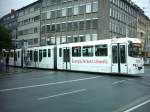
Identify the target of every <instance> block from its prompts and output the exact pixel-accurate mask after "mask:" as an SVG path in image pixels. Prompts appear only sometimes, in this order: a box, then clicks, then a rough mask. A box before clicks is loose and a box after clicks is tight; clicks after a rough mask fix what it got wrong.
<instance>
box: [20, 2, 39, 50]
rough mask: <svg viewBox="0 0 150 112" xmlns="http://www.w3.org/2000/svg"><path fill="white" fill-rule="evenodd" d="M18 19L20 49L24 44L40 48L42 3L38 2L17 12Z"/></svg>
mask: <svg viewBox="0 0 150 112" xmlns="http://www.w3.org/2000/svg"><path fill="white" fill-rule="evenodd" d="M17 14H18V18H17V23H18V33H17V34H18V35H17V36H18V38H17V41H18V47H21V46H22V43H23V42H27V43H28V47H33V46H39V43H40V1H36V2H34V3H32V4H29V5H27V6H25V7H23V8H21V9H18V10H17Z"/></svg>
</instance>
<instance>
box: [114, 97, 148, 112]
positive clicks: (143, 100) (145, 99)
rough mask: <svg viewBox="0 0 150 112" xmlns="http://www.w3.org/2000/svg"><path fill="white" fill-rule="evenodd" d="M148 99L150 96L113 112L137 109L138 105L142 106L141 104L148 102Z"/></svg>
mask: <svg viewBox="0 0 150 112" xmlns="http://www.w3.org/2000/svg"><path fill="white" fill-rule="evenodd" d="M148 99H150V95H147V96H144V97H141V98H139V99H137V100H135V101H133V102H131V103H129V104H127V105H124V106H122V107H120V108H119V109H117V110H115V111H113V112H125V111H127V110H129V109H131V108H133V107H135V106H136V105H138V104H141V102H145V101H147V100H148Z"/></svg>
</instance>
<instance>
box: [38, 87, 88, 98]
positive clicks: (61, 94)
mask: <svg viewBox="0 0 150 112" xmlns="http://www.w3.org/2000/svg"><path fill="white" fill-rule="evenodd" d="M84 91H86V89H80V90H75V91H71V92H67V93H60V94H56V95H52V96H47V97H41V98H38V100H46V99H50V98H54V97H58V96H64V95H69V94H75V93H80V92H84Z"/></svg>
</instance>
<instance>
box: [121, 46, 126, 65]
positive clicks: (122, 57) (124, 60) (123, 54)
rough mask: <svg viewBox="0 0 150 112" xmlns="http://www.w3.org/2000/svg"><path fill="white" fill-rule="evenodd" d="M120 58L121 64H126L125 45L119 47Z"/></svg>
mask: <svg viewBox="0 0 150 112" xmlns="http://www.w3.org/2000/svg"><path fill="white" fill-rule="evenodd" d="M120 58H121V63H126V50H125V45H120Z"/></svg>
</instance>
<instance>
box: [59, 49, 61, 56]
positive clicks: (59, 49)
mask: <svg viewBox="0 0 150 112" xmlns="http://www.w3.org/2000/svg"><path fill="white" fill-rule="evenodd" d="M59 57H62V48H59Z"/></svg>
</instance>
